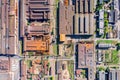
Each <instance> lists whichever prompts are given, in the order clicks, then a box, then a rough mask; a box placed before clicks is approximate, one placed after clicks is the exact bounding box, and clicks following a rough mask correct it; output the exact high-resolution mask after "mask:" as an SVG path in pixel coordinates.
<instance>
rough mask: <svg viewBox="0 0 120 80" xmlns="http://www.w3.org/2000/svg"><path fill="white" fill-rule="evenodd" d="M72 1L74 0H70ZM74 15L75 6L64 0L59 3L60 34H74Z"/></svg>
mask: <svg viewBox="0 0 120 80" xmlns="http://www.w3.org/2000/svg"><path fill="white" fill-rule="evenodd" d="M70 1H72V0H70ZM73 15H74V6H73V5H72V4H70V2H68V0H66V2H65V0H64V2H62V1H60V3H59V34H60V35H61V34H66V35H71V34H73Z"/></svg>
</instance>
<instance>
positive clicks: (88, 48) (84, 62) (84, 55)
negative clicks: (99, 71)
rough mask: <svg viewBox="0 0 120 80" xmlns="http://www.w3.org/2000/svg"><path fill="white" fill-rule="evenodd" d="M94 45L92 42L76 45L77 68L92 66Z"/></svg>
mask: <svg viewBox="0 0 120 80" xmlns="http://www.w3.org/2000/svg"><path fill="white" fill-rule="evenodd" d="M94 65H95V63H94V45H93V43H92V42H80V43H79V44H78V68H84V67H90V66H94Z"/></svg>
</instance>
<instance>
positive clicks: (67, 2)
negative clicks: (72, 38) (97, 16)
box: [59, 0, 95, 36]
mask: <svg viewBox="0 0 120 80" xmlns="http://www.w3.org/2000/svg"><path fill="white" fill-rule="evenodd" d="M93 3H94V0H83V1H82V0H76V1H75V4H72V0H63V1H60V2H59V35H60V36H61V34H64V35H65V36H66V35H93V34H94V30H95V26H94V15H93V8H94V7H93Z"/></svg>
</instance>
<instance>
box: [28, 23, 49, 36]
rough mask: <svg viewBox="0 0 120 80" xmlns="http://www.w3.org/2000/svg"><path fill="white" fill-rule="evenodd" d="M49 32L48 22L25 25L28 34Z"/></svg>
mask: <svg viewBox="0 0 120 80" xmlns="http://www.w3.org/2000/svg"><path fill="white" fill-rule="evenodd" d="M49 32H50V27H49V25H48V24H41V25H39V24H37V23H33V24H31V25H30V26H27V33H29V34H34V35H35V34H36V35H38V34H49Z"/></svg>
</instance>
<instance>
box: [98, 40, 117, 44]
mask: <svg viewBox="0 0 120 80" xmlns="http://www.w3.org/2000/svg"><path fill="white" fill-rule="evenodd" d="M97 43H108V44H110V43H112V44H117V41H114V40H97Z"/></svg>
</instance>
